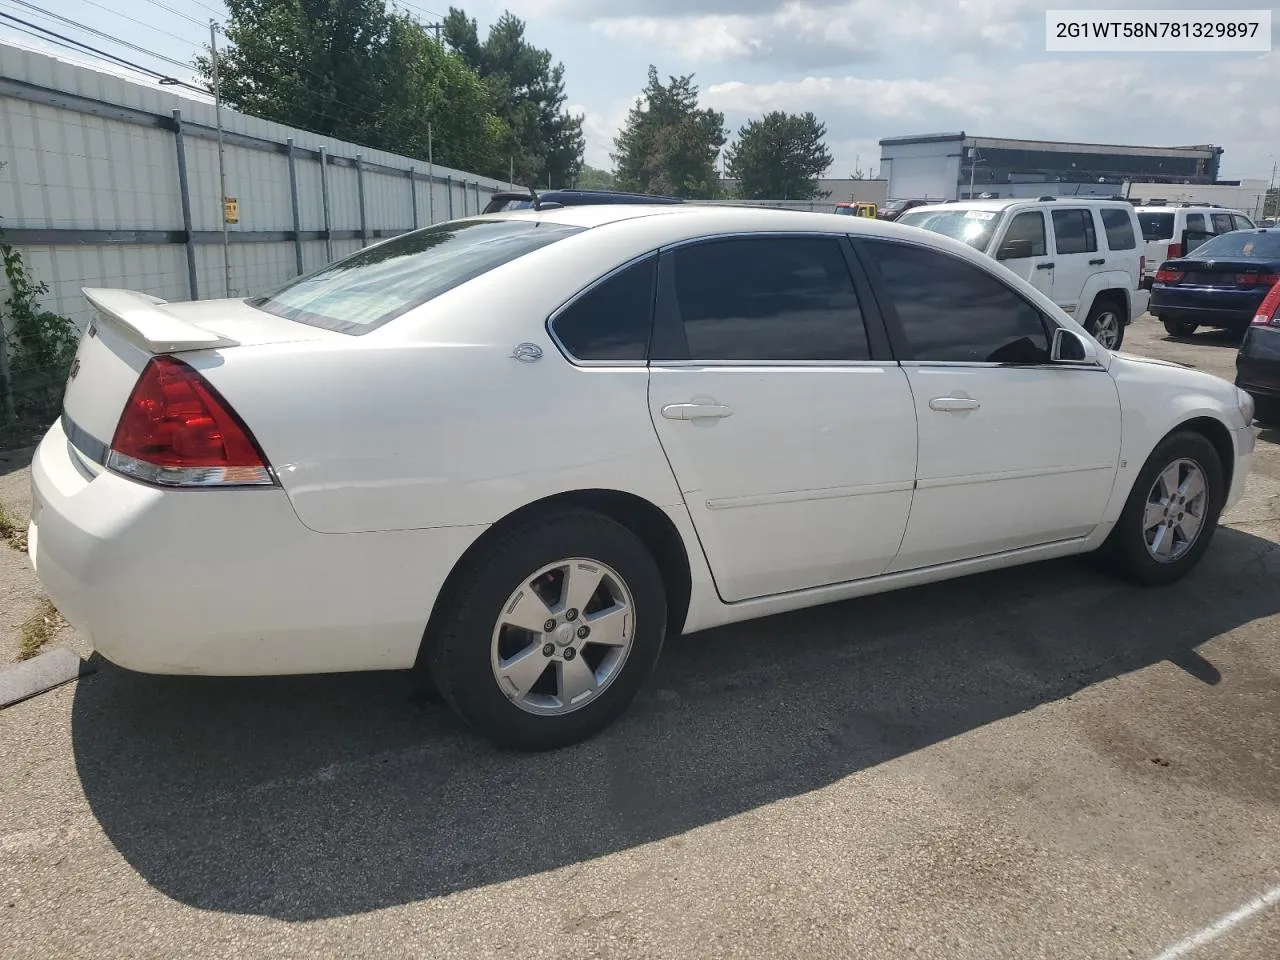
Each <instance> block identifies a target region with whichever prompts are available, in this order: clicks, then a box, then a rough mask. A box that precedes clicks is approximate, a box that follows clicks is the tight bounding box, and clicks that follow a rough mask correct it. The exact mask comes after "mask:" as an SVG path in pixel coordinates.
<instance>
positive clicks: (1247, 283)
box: [1236, 273, 1280, 287]
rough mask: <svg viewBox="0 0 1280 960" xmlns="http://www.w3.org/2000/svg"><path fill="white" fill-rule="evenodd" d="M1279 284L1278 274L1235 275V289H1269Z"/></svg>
mask: <svg viewBox="0 0 1280 960" xmlns="http://www.w3.org/2000/svg"><path fill="white" fill-rule="evenodd" d="M1274 283H1280V273H1237V274H1236V286H1237V287H1269V286H1271V285H1272V284H1274Z"/></svg>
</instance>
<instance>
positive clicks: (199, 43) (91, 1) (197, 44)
mask: <svg viewBox="0 0 1280 960" xmlns="http://www.w3.org/2000/svg"><path fill="white" fill-rule="evenodd" d="M83 2H84V3H87V4H89V6H91V7H97V8H98V9H99V10H105V11H107V13H110V14H112V15H113V16H117V17H123V18H124V19H125V20H128V21H129V22H130V23H136V24H137V25H138V26H140V27H146V28H147V29H148V30H154V31H155V32H156V33H163V34H164V35H165V36H166V37H169V38H170V39H172V40H180V41H181V42H183V43H187V44H190V45H191V46H193V47H201V46H203V44H204V41H202V40H192V39H191V38H190V37H180V36H178V35H177V34H176V33H170V32H169V31H168V30H163V29H161V28H160V27H157V26H156V25H155V24H153V23H147V21H145V20H139V19H138V18H137V17H131V16H129V15H128V14H127V13H121V12H120V11H118V10H112V9H111V8H110V7H108V6H106V5H105V4H101V3H98V0H83Z"/></svg>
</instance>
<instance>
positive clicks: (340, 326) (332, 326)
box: [249, 220, 585, 334]
mask: <svg viewBox="0 0 1280 960" xmlns="http://www.w3.org/2000/svg"><path fill="white" fill-rule="evenodd" d="M583 229H585V228H583V227H574V226H566V225H564V224H559V223H547V222H546V221H538V220H456V221H452V222H450V223H442V224H437V225H436V226H433V227H426V228H424V229H422V230H415V231H414V232H413V233H406V234H405V235H404V236H401V237H396V238H395V239H393V240H388V241H386V242H385V243H380V244H378V245H377V246H374V247H370V248H369V249H367V250H361V251H360V252H359V253H355V254H352V255H351V256H349V257H347V258H346V259H345V260H339V261H337V262H336V263H331V264H329V265H328V266H326V267H324V268H322V269H320V270H317V271H316V272H315V273H312V274H309V275H308V276H305V277H299V278H298V279H297V280H293V281H290V282H289V283H287V284H286V285H285V286H284V287H282V288H281V289H279V290H277V291H276V292H275V293H273V294H271V295H270V296H266V297H258V298H257V299H254V300H250V301H249V304H250V305H251V306H254V307H257V308H258V309H259V310H265V311H266V312H267V313H273V314H275V315H276V316H277V317H284V318H285V319H287V320H296V321H298V322H299V323H308V324H311V325H312V326H316V327H324V328H326V329H328V330H336V331H338V332H339V333H350V334H362V333H368V332H369V331H370V330H373V329H375V328H376V327H380V326H381V325H382V324H384V323H386V322H388V321H389V320H394V319H395V318H396V317H398V316H400V315H401V314H403V313H407V312H408V311H410V310H412V309H413V308H414V307H417V306H421V305H422V304H424V303H426V302H427V301H428V300H431V299H433V298H435V297H438V296H440V294H442V293H445V292H446V291H448V290H452V289H453V288H454V287H457V286H461V285H462V284H464V283H466V282H467V281H468V280H474V279H475V278H476V277H478V276H480V275H481V274H484V273H488V272H489V271H490V270H493V269H494V268H495V267H500V266H502V265H503V264H504V263H508V262H510V261H512V260H515V259H517V258H519V257H522V256H524V255H525V254H526V253H531V252H532V251H534V250H537V249H538V248H540V247H545V246H547V245H548V244H551V243H555V242H556V241H557V240H562V239H564V238H565V237H568V236H572V235H573V234H575V233H581V232H582V230H583Z"/></svg>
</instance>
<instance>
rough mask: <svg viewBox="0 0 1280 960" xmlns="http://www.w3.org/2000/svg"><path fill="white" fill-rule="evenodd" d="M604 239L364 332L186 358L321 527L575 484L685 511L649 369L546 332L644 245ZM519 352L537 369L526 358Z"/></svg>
mask: <svg viewBox="0 0 1280 960" xmlns="http://www.w3.org/2000/svg"><path fill="white" fill-rule="evenodd" d="M590 232H591V233H596V232H597V231H595V230H592V231H590ZM634 232H635V231H632V233H634ZM600 233H601V234H602V235H601V236H600V237H598V238H597V239H596V242H595V243H593V244H578V245H577V248H576V249H574V248H570V249H567V250H564V251H558V252H557V251H555V248H556V247H557V246H561V245H562V244H572V243H574V241H576V240H577V239H578V238H577V237H575V238H570V239H569V240H565V241H561V242H560V243H559V244H555V245H553V246H551V247H548V248H544V249H543V250H540V251H538V252H536V253H535V254H531V255H529V256H527V257H524V258H522V259H521V260H518V261H515V262H514V263H511V264H507V265H506V266H504V267H501V268H499V269H497V270H494V271H492V272H491V273H489V274H487V275H486V276H485V277H483V278H480V280H478V281H472V282H471V283H468V284H465V285H464V286H462V287H459V288H456V289H455V290H453V291H450V292H449V293H446V294H444V295H443V296H441V297H438V298H437V299H436V300H433V301H431V302H429V303H427V304H425V305H423V306H422V307H420V308H418V309H417V310H415V311H412V312H411V313H409V314H406V315H405V316H404V317H401V318H398V319H397V320H394V321H392V322H391V323H389V324H387V325H386V326H385V327H382V328H380V329H378V330H375V331H373V332H371V333H368V334H365V335H363V336H358V337H355V336H353V337H343V338H342V339H341V340H340V341H336V342H335V341H332V340H327V341H324V342H319V343H303V344H281V345H265V346H262V347H253V348H238V349H231V350H226V351H221V352H210V353H208V354H205V355H202V356H199V357H192V358H190V359H191V362H192V363H193V365H195V366H196V367H197V368H199V369H200V370H201V371H202V372H203V373H204V374H205V375H206V376H207V377H208V378H209V379H210V380H211V381H212V382H213V383H214V385H215V386H216V387H217V388H218V389H219V390H220V391H221V392H222V393H223V395H224V396H225V397H227V399H228V400H229V402H230V403H231V404H232V406H234V408H235V409H236V411H237V412H238V413H239V414H240V415H241V416H242V417H243V419H244V420H245V422H246V423H247V424H248V426H249V428H250V429H251V430H252V431H253V433H254V435H255V436H256V437H257V439H258V442H259V443H260V444H261V446H262V448H263V450H264V452H265V453H266V455H267V457H268V459H269V460H270V461H271V463H272V465H273V466H274V468H275V469H276V471H277V474H278V475H279V478H280V482H281V484H282V485H283V487H284V489H285V491H286V492H287V493H288V495H289V497H290V500H291V501H292V503H293V506H294V509H295V510H296V511H297V513H298V517H299V519H301V520H302V522H303V523H304V524H306V525H307V526H308V527H310V528H311V529H313V530H317V531H320V532H324V533H355V532H372V531H382V530H410V529H422V528H431V527H443V526H459V525H470V524H485V523H492V522H494V521H496V520H498V519H500V518H501V517H503V516H505V515H506V514H508V513H510V512H512V511H513V510H515V509H518V508H519V507H521V506H524V505H526V504H528V503H530V502H532V501H535V500H538V499H541V498H543V497H546V496H550V495H553V494H557V493H562V492H565V491H570V490H577V489H592V488H594V489H613V490H620V491H623V492H627V493H632V494H635V495H637V496H640V497H642V498H644V499H646V500H648V501H650V502H652V503H654V504H656V505H658V506H662V507H667V506H674V505H679V504H682V502H683V501H682V499H681V496H680V492H679V489H678V487H677V485H676V483H675V480H674V478H673V477H672V474H671V470H670V467H669V466H668V465H667V462H666V459H665V457H664V456H663V453H662V449H661V447H660V446H659V444H658V440H657V436H656V434H655V432H654V430H653V425H652V422H651V421H650V419H649V410H648V370H647V368H646V367H644V366H630V367H627V366H611V367H603V366H601V367H579V366H575V365H573V364H571V363H570V362H569V361H567V360H566V359H565V358H564V357H563V356H562V355H561V354H560V353H559V351H558V349H557V348H556V346H555V344H554V343H553V341H552V340H551V338H550V336H549V335H548V333H547V330H546V326H545V321H546V317H547V316H548V315H549V314H550V313H551V312H552V311H553V310H554V309H555V308H556V307H557V306H559V305H560V304H561V303H562V302H564V300H566V299H568V298H569V297H570V296H571V295H572V294H573V293H575V292H577V290H578V289H580V288H581V287H582V286H585V285H586V284H587V283H588V282H589V281H590V280H592V279H594V278H595V277H597V276H598V275H599V274H602V273H604V272H606V271H607V270H609V269H611V268H612V267H614V266H617V265H618V264H620V263H625V262H627V261H628V260H630V259H632V258H633V257H634V256H636V255H639V254H640V253H642V252H644V251H643V250H641V249H637V244H636V240H635V239H634V237H632V238H631V239H629V240H625V241H623V242H615V243H610V237H609V236H608V232H607V231H600ZM640 245H641V246H643V245H644V244H643V242H641V244H640ZM553 252H557V253H559V255H556V256H552V255H550V254H552V253H553ZM566 264H571V268H566ZM520 343H532V344H535V345H536V346H538V347H539V348H540V349H541V351H542V357H541V359H540V360H538V361H536V362H532V363H523V362H520V361H517V360H515V359H513V357H512V350H513V348H514V347H515V346H516V345H517V344H520Z"/></svg>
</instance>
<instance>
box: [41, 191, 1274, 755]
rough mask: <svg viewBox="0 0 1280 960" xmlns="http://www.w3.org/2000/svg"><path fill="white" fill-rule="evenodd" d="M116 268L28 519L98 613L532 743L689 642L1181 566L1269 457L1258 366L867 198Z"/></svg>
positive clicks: (134, 658) (184, 660)
mask: <svg viewBox="0 0 1280 960" xmlns="http://www.w3.org/2000/svg"><path fill="white" fill-rule="evenodd" d="M981 222H986V221H981ZM85 295H86V297H87V298H88V299H89V301H90V303H91V304H92V305H93V306H94V308H95V309H96V311H97V315H96V317H95V318H94V319H93V321H92V322H91V324H90V326H89V329H88V331H87V333H86V334H85V336H84V338H83V339H82V340H81V342H80V345H79V349H78V351H77V355H76V359H75V362H74V364H73V367H72V369H73V371H75V372H74V373H73V375H72V377H71V379H70V381H69V383H68V386H67V389H66V394H65V398H64V404H63V413H62V416H61V417H60V418H59V420H58V421H57V422H56V423H55V424H54V425H53V426H52V427H51V428H50V430H49V431H48V433H47V434H46V436H45V437H44V439H43V441H42V442H41V444H40V446H39V448H38V449H37V451H36V453H35V457H34V461H33V464H32V491H33V506H32V519H31V524H30V527H29V530H28V539H29V544H30V554H29V556H30V561H31V563H32V564H33V565H34V566H35V568H36V571H37V573H38V575H39V577H40V579H41V580H42V581H43V583H44V585H45V587H46V589H47V590H48V593H49V596H50V597H51V599H52V600H53V602H54V603H56V604H57V606H58V609H59V610H60V611H61V612H62V613H63V614H64V615H65V616H66V617H67V619H68V620H69V621H71V623H73V624H74V625H75V626H76V627H77V628H78V629H80V630H82V631H84V633H83V634H82V636H85V637H87V638H89V639H90V640H91V641H92V643H93V645H94V646H95V648H96V649H97V650H98V651H99V652H100V653H101V655H102V656H104V657H106V658H107V659H109V660H112V661H115V662H116V663H119V664H121V665H122V666H125V667H128V668H132V669H136V670H143V671H148V672H153V673H173V674H221V675H226V674H237V675H248V674H283V673H324V672H337V671H350V670H385V669H401V668H404V669H408V668H414V667H416V668H417V669H419V670H421V671H423V673H424V676H425V677H427V678H429V680H430V682H432V683H434V684H435V685H436V687H437V688H438V689H439V691H440V693H441V694H442V696H443V697H444V699H445V700H446V701H447V702H448V703H449V704H450V705H451V706H452V707H453V708H454V709H455V710H457V711H458V712H459V713H460V714H461V715H462V716H463V717H465V718H466V719H467V720H468V721H470V722H471V723H472V724H473V725H474V726H475V727H476V728H477V729H478V730H480V731H482V732H483V733H485V734H486V735H488V736H489V737H491V738H492V739H494V740H496V741H498V742H501V743H504V744H508V745H512V746H516V747H521V748H548V747H555V746H561V745H564V744H568V743H572V742H574V741H577V740H581V739H582V738H584V737H588V736H590V735H592V734H594V733H596V732H597V731H599V730H601V729H602V728H603V727H605V726H606V725H607V724H609V723H610V722H611V721H612V720H614V719H615V718H616V717H617V716H618V715H619V714H621V713H622V712H623V710H625V709H626V707H627V705H628V704H629V703H630V702H631V701H632V699H633V698H634V697H635V696H636V694H637V692H638V691H639V690H640V689H641V688H642V687H643V685H644V684H645V682H646V681H647V679H648V677H649V676H650V674H651V673H652V671H653V668H654V665H655V663H656V661H657V659H658V656H659V653H660V651H661V649H662V646H663V643H664V640H665V638H666V637H667V636H668V635H677V634H680V633H692V632H695V631H698V630H705V629H708V628H711V627H716V626H719V625H722V624H727V623H732V622H734V621H742V620H750V619H753V618H757V617H763V616H767V615H769V614H773V613H779V612H782V611H787V610H796V609H799V608H802V607H808V606H813V605H816V604H819V603H826V602H830V601H835V600H844V599H848V598H850V597H855V596H861V595H865V594H871V593H877V592H883V591H887V590H893V589H897V588H900V587H906V586H910V585H913V584H921V583H928V582H932V581H935V580H940V579H946V578H953V577H958V576H962V575H964V574H969V573H976V572H979V571H985V570H991V569H996V568H1001V567H1009V566H1013V565H1016V564H1022V563H1029V562H1032V561H1036V560H1042V559H1048V558H1052V557H1062V556H1068V555H1073V554H1083V553H1089V552H1093V551H1101V552H1102V553H1103V554H1105V555H1106V556H1108V557H1109V558H1110V560H1111V561H1113V565H1114V567H1115V569H1117V570H1118V571H1120V572H1122V573H1123V574H1124V575H1125V576H1127V577H1129V578H1131V579H1132V580H1134V581H1136V582H1138V583H1140V584H1146V585H1154V584H1163V583H1170V582H1172V581H1175V580H1177V579H1179V578H1180V577H1182V576H1184V575H1185V574H1186V573H1187V572H1188V571H1190V570H1191V569H1193V568H1194V567H1195V566H1196V564H1197V563H1199V561H1200V559H1201V558H1202V557H1203V555H1204V553H1205V551H1206V550H1207V549H1208V547H1209V544H1210V539H1211V538H1212V536H1213V534H1214V530H1215V527H1216V526H1217V522H1218V516H1219V513H1220V511H1221V510H1223V509H1225V508H1227V507H1229V506H1231V505H1232V504H1233V503H1235V502H1236V500H1237V499H1238V498H1239V497H1240V495H1241V492H1242V491H1243V489H1244V484H1245V478H1246V477H1247V475H1248V473H1249V464H1250V460H1251V457H1252V453H1253V445H1254V433H1253V431H1252V430H1251V429H1250V427H1249V423H1250V420H1251V417H1252V413H1253V410H1252V401H1251V400H1250V398H1249V396H1248V395H1247V394H1245V393H1243V392H1242V391H1240V390H1238V389H1237V388H1236V387H1234V386H1233V385H1232V384H1230V383H1228V382H1227V381H1225V380H1222V379H1219V378H1217V377H1213V376H1210V375H1208V374H1206V373H1203V372H1200V371H1196V370H1188V369H1185V368H1183V367H1180V366H1176V365H1173V364H1165V363H1160V362H1157V361H1152V360H1147V359H1144V358H1139V357H1127V356H1125V355H1123V354H1117V353H1111V352H1110V351H1107V350H1105V349H1103V348H1101V347H1099V346H1098V345H1097V343H1096V342H1095V341H1094V340H1093V339H1092V338H1091V337H1089V336H1088V335H1087V334H1085V333H1084V331H1083V330H1082V329H1081V328H1080V326H1079V325H1078V324H1077V323H1075V322H1074V321H1073V320H1072V319H1071V318H1070V317H1068V316H1067V315H1066V314H1064V313H1063V312H1062V311H1061V310H1060V309H1058V307H1057V306H1055V304H1054V302H1053V300H1052V299H1050V298H1049V297H1048V296H1047V295H1045V293H1044V292H1042V291H1041V290H1039V289H1037V288H1036V287H1034V286H1032V285H1031V284H1030V283H1028V282H1026V281H1024V280H1022V279H1020V278H1018V277H1017V276H1015V275H1014V274H1013V273H1011V272H1010V271H1008V270H1005V269H1003V268H1001V267H999V266H998V265H997V264H996V263H995V262H994V261H993V260H991V259H990V258H989V257H986V256H983V255H982V254H979V253H978V252H977V251H976V250H974V249H973V248H972V247H971V246H969V245H966V244H964V243H960V242H957V241H955V240H951V239H948V238H946V237H942V236H938V235H935V234H930V233H927V232H925V231H922V230H917V229H909V228H906V227H902V226H899V225H898V224H893V223H884V222H883V221H879V220H870V219H866V218H855V217H837V216H834V215H831V214H815V213H807V212H794V211H781V210H762V209H753V208H733V207H713V206H699V205H693V204H688V205H675V206H668V207H661V206H653V205H648V206H640V205H635V206H617V205H605V206H578V207H564V208H557V209H550V210H543V211H541V212H536V211H531V210H530V211H517V212H513V213H503V214H496V215H492V216H487V217H473V218H470V219H465V220H457V221H452V222H447V223H444V224H437V225H434V226H430V227H426V228H423V229H421V230H417V231H414V232H412V233H408V234H404V235H401V236H398V237H394V238H392V239H389V240H386V241H383V242H381V243H379V244H376V245H374V246H370V247H367V248H365V249H363V250H360V251H359V252H357V253H355V254H353V255H351V256H350V257H347V258H346V259H344V260H340V261H338V262H336V263H332V264H329V265H327V266H325V267H323V268H322V269H321V270H319V271H317V272H316V273H313V274H311V275H308V276H304V277H300V278H297V279H295V280H292V281H290V282H289V283H288V284H286V285H284V286H283V287H282V288H281V289H279V290H277V291H275V292H274V293H271V294H270V295H267V296H262V297H257V298H254V299H250V300H201V301H196V302H190V303H165V302H164V301H161V300H159V299H157V298H156V297H153V296H149V295H146V294H142V293H133V292H130V291H126V290H86V291H85ZM1165 602H1168V603H1175V602H1177V597H1176V596H1170V597H1168V598H1167V599H1166V601H1165ZM850 617H851V618H852V619H856V612H854V613H851V614H850ZM781 642H783V643H785V638H781ZM792 719H793V721H794V722H796V723H800V724H803V723H805V722H806V720H805V718H804V717H802V716H797V717H794V718H792ZM157 735H162V734H161V733H159V732H157Z"/></svg>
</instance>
